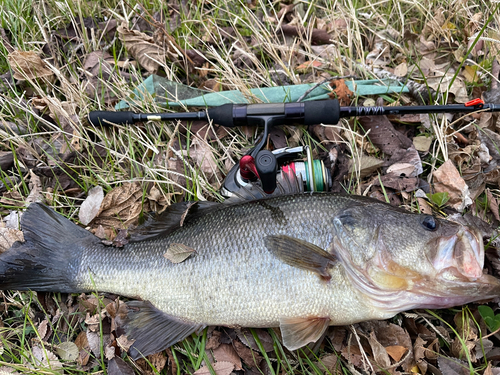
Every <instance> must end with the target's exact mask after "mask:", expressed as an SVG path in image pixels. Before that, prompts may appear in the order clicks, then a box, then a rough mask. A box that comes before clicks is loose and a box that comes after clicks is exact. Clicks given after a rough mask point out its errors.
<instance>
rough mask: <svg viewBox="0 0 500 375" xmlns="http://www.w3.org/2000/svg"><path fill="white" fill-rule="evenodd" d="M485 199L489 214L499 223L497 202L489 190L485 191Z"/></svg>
mask: <svg viewBox="0 0 500 375" xmlns="http://www.w3.org/2000/svg"><path fill="white" fill-rule="evenodd" d="M486 198H487V199H488V205H489V207H490V210H491V213H492V214H493V216H494V217H495V219H496V220H497V221H500V216H499V215H498V201H497V199H496V198H495V197H494V196H493V194H492V193H491V190H490V189H486Z"/></svg>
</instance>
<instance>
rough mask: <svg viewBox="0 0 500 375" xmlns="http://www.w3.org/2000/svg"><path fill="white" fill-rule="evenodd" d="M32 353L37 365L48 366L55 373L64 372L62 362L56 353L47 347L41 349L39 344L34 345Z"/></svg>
mask: <svg viewBox="0 0 500 375" xmlns="http://www.w3.org/2000/svg"><path fill="white" fill-rule="evenodd" d="M32 355H33V358H34V360H35V363H36V364H37V365H38V366H44V367H50V369H51V370H52V371H53V372H54V373H57V374H63V373H64V370H63V365H62V363H61V362H59V360H58V359H57V357H56V355H55V354H54V353H52V352H51V351H49V350H48V348H47V347H45V348H43V349H42V347H40V346H39V345H34V346H33V348H32Z"/></svg>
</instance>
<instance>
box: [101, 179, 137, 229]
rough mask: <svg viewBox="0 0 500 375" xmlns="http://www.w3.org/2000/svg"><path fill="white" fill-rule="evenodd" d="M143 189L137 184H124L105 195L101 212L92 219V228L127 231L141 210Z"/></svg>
mask: <svg viewBox="0 0 500 375" xmlns="http://www.w3.org/2000/svg"><path fill="white" fill-rule="evenodd" d="M142 197H143V187H142V186H141V184H140V183H139V182H133V183H125V184H123V185H121V186H118V187H116V188H114V189H113V190H111V191H110V192H109V193H107V194H106V196H105V197H104V200H103V201H102V204H101V212H100V213H99V215H98V216H97V217H96V218H94V221H93V227H95V228H97V227H98V226H99V225H102V226H104V227H111V228H115V229H127V228H128V227H129V226H130V225H131V224H133V223H135V222H137V220H138V219H139V215H140V213H141V211H142V209H143V206H142Z"/></svg>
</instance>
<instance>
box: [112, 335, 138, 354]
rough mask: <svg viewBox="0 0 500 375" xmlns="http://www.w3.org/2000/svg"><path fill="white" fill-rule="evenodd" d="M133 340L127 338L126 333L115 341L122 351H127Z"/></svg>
mask: <svg viewBox="0 0 500 375" xmlns="http://www.w3.org/2000/svg"><path fill="white" fill-rule="evenodd" d="M134 341H135V340H129V339H128V337H127V336H126V335H121V336H120V337H118V338H117V339H116V343H117V344H118V346H119V347H120V348H122V350H123V351H124V352H128V350H129V349H130V347H131V346H132V345H133V344H134Z"/></svg>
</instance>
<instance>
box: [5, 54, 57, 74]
mask: <svg viewBox="0 0 500 375" xmlns="http://www.w3.org/2000/svg"><path fill="white" fill-rule="evenodd" d="M7 60H8V62H9V65H10V66H11V68H12V70H14V78H15V79H20V80H33V79H35V80H36V79H39V78H42V79H46V80H51V79H52V78H53V77H54V73H53V72H52V70H50V68H49V67H48V65H47V64H46V63H45V62H44V61H43V60H42V59H41V58H40V56H38V55H37V54H36V53H35V52H33V51H27V52H24V51H14V52H11V53H9V55H8V56H7Z"/></svg>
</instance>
